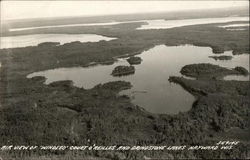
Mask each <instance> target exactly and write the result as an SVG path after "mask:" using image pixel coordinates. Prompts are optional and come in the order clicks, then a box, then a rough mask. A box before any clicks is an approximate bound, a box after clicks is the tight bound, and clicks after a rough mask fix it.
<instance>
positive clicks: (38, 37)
mask: <svg viewBox="0 0 250 160" xmlns="http://www.w3.org/2000/svg"><path fill="white" fill-rule="evenodd" d="M113 39H116V38H112V37H105V36H101V35H96V34H31V35H21V36H10V37H0V49H3V48H16V47H27V46H36V45H38V44H39V43H43V42H60V44H65V43H70V42H73V41H80V42H99V41H101V40H105V41H110V40H113Z"/></svg>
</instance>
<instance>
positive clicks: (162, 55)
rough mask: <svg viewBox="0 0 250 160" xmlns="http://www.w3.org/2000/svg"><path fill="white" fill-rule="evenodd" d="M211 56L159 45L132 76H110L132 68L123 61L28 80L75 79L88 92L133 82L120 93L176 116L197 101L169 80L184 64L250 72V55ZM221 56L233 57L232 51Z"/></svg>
mask: <svg viewBox="0 0 250 160" xmlns="http://www.w3.org/2000/svg"><path fill="white" fill-rule="evenodd" d="M212 55H214V54H213V53H212V49H211V48H210V47H197V46H192V45H184V46H165V45H158V46H155V47H154V48H152V49H149V50H147V51H144V52H142V53H141V54H139V55H138V56H139V57H141V58H142V60H143V61H142V63H141V64H139V65H135V69H136V71H135V74H133V75H128V76H122V77H113V76H112V75H111V72H112V70H113V69H114V68H115V67H116V66H118V65H129V64H128V62H127V61H126V59H125V58H121V59H118V60H117V61H116V62H115V63H114V64H112V65H95V66H89V67H73V68H58V69H52V70H46V71H41V72H35V73H32V74H30V75H28V76H27V77H28V78H31V77H34V76H45V77H46V78H47V80H46V82H45V83H46V84H49V83H51V82H54V81H59V80H72V81H73V82H74V85H75V86H77V87H83V88H86V89H90V88H92V87H94V86H95V85H97V84H100V83H106V82H110V81H117V80H124V81H128V82H131V84H132V85H133V87H132V88H131V89H129V90H124V91H122V92H120V94H126V95H128V96H129V97H131V99H132V102H133V103H134V104H136V105H139V106H141V107H143V108H145V109H146V110H147V111H149V112H152V113H167V114H176V113H178V112H185V111H188V110H190V108H191V107H192V104H193V102H194V101H195V98H194V97H193V96H192V95H191V94H190V93H188V92H187V91H185V90H184V89H183V88H182V87H181V86H180V85H177V84H174V83H169V81H168V78H169V76H182V75H181V74H180V70H181V68H182V67H183V66H184V65H187V64H193V63H212V64H219V65H220V66H224V67H229V68H234V67H235V66H242V67H245V68H246V69H249V55H248V54H242V55H235V56H233V59H232V60H224V61H220V60H217V61H216V60H214V59H212V58H209V56H212ZM221 55H232V51H227V52H225V53H224V54H221ZM239 77H240V76H239ZM239 77H237V78H239ZM244 78H249V77H248V76H247V77H244V76H242V77H241V78H239V79H240V80H244Z"/></svg>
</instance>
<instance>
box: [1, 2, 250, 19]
mask: <svg viewBox="0 0 250 160" xmlns="http://www.w3.org/2000/svg"><path fill="white" fill-rule="evenodd" d="M239 6H249V2H248V1H247V0H246V1H211V0H210V1H1V20H9V19H24V18H25V19H26V18H44V17H65V16H94V15H114V14H131V13H152V12H164V11H178V10H193V9H212V8H228V7H239Z"/></svg>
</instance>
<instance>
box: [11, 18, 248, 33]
mask: <svg viewBox="0 0 250 160" xmlns="http://www.w3.org/2000/svg"><path fill="white" fill-rule="evenodd" d="M233 21H249V17H222V18H197V19H179V20H164V19H158V20H138V21H122V22H119V21H114V22H104V23H80V24H64V25H49V26H38V27H23V28H10V29H9V31H10V32H14V31H26V30H34V29H46V28H63V27H79V26H106V25H117V24H125V23H136V22H146V23H148V24H145V25H142V26H141V27H139V28H137V29H139V30H142V29H143V30H144V29H170V28H175V27H183V26H190V25H198V24H210V23H227V22H233Z"/></svg>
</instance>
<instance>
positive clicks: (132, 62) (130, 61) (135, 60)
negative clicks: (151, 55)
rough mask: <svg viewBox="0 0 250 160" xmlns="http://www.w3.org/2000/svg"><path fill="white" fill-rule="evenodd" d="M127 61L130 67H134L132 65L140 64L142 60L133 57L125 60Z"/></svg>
mask: <svg viewBox="0 0 250 160" xmlns="http://www.w3.org/2000/svg"><path fill="white" fill-rule="evenodd" d="M127 61H128V63H129V64H130V65H134V64H141V61H142V59H141V57H134V56H133V57H129V58H128V59H127Z"/></svg>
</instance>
